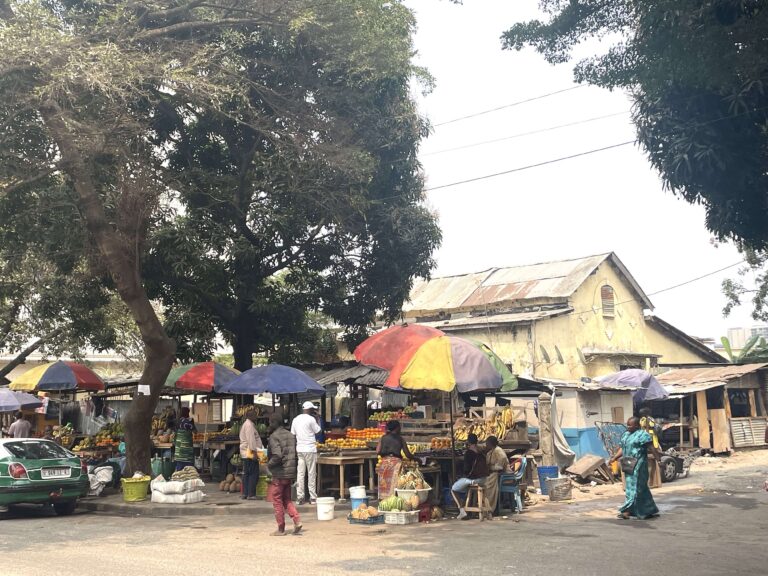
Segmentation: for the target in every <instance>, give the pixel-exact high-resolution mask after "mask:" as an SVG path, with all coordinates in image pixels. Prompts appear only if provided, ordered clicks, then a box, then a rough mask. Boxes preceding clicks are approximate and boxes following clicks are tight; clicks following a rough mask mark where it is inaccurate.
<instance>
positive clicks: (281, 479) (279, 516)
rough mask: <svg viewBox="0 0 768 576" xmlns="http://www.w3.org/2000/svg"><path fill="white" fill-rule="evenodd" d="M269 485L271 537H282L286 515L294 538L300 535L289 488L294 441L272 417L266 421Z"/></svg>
mask: <svg viewBox="0 0 768 576" xmlns="http://www.w3.org/2000/svg"><path fill="white" fill-rule="evenodd" d="M267 467H268V468H269V472H270V474H272V482H270V483H269V495H270V497H271V498H272V506H274V508H275V520H277V531H276V532H273V533H272V536H285V535H286V531H285V514H286V513H287V514H288V516H290V517H291V520H293V534H294V535H298V534H300V533H301V528H302V526H301V519H300V518H299V512H298V510H296V506H294V505H293V502H292V501H291V486H292V485H293V483H294V482H295V481H296V472H297V468H298V457H297V456H296V437H295V436H294V435H293V434H291V433H290V432H289V431H288V430H286V429H285V428H284V427H283V418H282V416H280V415H279V414H273V415H272V416H271V417H270V419H269V462H268V463H267Z"/></svg>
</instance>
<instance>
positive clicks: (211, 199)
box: [146, 0, 440, 369]
mask: <svg viewBox="0 0 768 576" xmlns="http://www.w3.org/2000/svg"><path fill="white" fill-rule="evenodd" d="M413 25H414V21H413V16H412V14H411V13H410V11H408V10H406V9H405V8H404V7H403V6H402V5H401V4H400V3H397V2H395V3H382V2H380V1H377V0H355V1H354V2H350V1H348V0H343V1H342V0H339V1H336V2H328V3H326V4H325V5H324V7H323V10H322V12H320V11H317V12H315V11H314V8H313V6H312V4H311V3H308V4H307V10H304V11H301V12H300V13H299V16H297V17H296V18H295V19H294V20H293V21H292V22H291V25H290V26H289V28H288V29H286V30H279V29H269V30H263V31H260V32H259V33H256V34H249V35H245V34H241V33H238V32H236V31H229V32H228V33H227V34H226V36H225V38H224V40H223V41H224V42H225V46H226V52H227V58H226V61H224V62H221V63H220V64H221V67H222V69H220V70H216V71H212V74H214V75H215V74H219V73H221V74H224V75H225V76H238V75H239V77H241V78H242V81H243V82H244V83H246V84H247V85H248V86H249V87H250V89H249V90H248V92H247V93H242V94H238V95H232V96H231V98H230V99H229V101H222V103H221V108H219V109H215V110H210V109H209V110H190V108H189V107H188V106H185V99H184V98H179V99H176V101H173V99H172V98H171V99H169V100H168V107H166V108H164V109H161V110H160V112H161V113H160V114H158V116H157V117H156V119H155V123H154V126H155V130H156V132H157V135H158V144H159V143H160V141H161V140H162V139H165V138H172V139H173V143H174V144H173V147H172V149H171V151H170V156H169V159H170V167H171V168H172V169H173V170H174V171H175V173H176V182H175V187H176V189H177V190H178V197H177V199H178V201H179V203H180V204H181V206H183V209H182V210H180V211H179V213H177V214H169V215H168V217H167V218H166V219H165V220H164V222H163V226H162V227H161V228H160V229H159V230H158V231H157V233H156V234H155V236H154V244H153V247H152V250H151V253H150V257H149V258H148V259H147V261H146V270H147V274H148V277H149V278H150V279H151V281H152V282H151V293H152V294H154V295H156V296H157V297H158V298H160V299H161V300H162V302H163V304H164V306H165V307H166V310H167V311H168V314H167V318H168V319H169V322H170V323H167V328H168V330H169V333H170V334H171V335H173V336H174V337H175V338H176V339H177V342H178V343H179V350H180V351H181V352H182V353H185V354H187V355H188V356H189V359H202V358H203V357H208V356H209V355H210V353H211V351H212V343H213V337H214V333H213V332H212V331H211V329H210V328H211V327H215V329H216V330H217V331H218V332H220V333H221V334H223V335H224V336H225V338H226V339H227V340H228V341H229V342H231V343H232V344H233V345H234V347H235V362H236V365H237V367H238V368H241V369H245V368H248V367H249V362H250V359H251V357H252V354H254V353H265V352H267V353H270V354H272V355H273V356H274V357H275V358H279V359H281V360H283V361H289V360H290V361H299V360H301V359H306V358H310V359H312V358H317V357H326V356H327V355H328V342H327V339H328V334H327V333H326V332H325V331H324V330H323V329H320V328H319V327H318V326H317V325H316V324H315V323H314V322H313V320H312V318H311V317H309V316H308V312H309V311H322V312H323V313H324V314H326V315H327V316H328V317H330V318H331V319H332V320H333V321H335V322H337V323H338V324H339V325H340V326H342V327H343V328H345V329H346V330H347V332H348V333H349V334H361V333H364V332H365V329H366V326H367V325H368V324H369V323H370V322H371V320H372V319H373V318H374V316H375V315H376V313H377V312H381V313H382V314H383V315H384V316H385V317H386V318H387V319H394V318H395V317H396V316H397V315H398V314H399V311H400V309H401V307H402V302H403V300H404V298H405V297H407V294H408V292H409V290H410V287H411V284H412V280H413V278H414V277H415V276H426V275H428V274H429V271H430V270H431V268H432V266H433V264H434V263H433V260H432V258H431V254H432V251H433V250H434V248H435V247H436V246H437V245H438V244H439V241H440V233H439V230H438V228H437V226H436V222H435V218H434V216H433V215H432V214H431V213H429V211H427V210H426V209H425V208H424V207H423V205H422V204H421V202H422V199H423V196H422V187H423V184H422V177H421V173H420V167H419V165H418V161H417V159H416V152H417V147H418V143H419V141H420V139H421V138H422V137H423V136H424V135H426V133H427V126H426V124H425V123H424V121H423V120H421V119H420V118H419V117H418V115H417V113H416V108H415V104H414V102H413V101H412V99H411V97H410V94H409V86H410V82H411V81H412V80H413V79H414V78H417V79H418V78H421V79H423V80H424V82H426V83H428V82H429V78H424V77H423V75H422V74H421V72H420V71H419V70H417V69H416V68H415V67H413V66H412V65H411V62H410V59H411V55H412V51H413V47H412V45H411V33H412V29H413Z"/></svg>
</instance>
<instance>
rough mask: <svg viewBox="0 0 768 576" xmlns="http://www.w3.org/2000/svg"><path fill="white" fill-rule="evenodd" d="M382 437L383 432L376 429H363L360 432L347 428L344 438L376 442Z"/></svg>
mask: <svg viewBox="0 0 768 576" xmlns="http://www.w3.org/2000/svg"><path fill="white" fill-rule="evenodd" d="M383 435H384V432H382V431H381V430H379V429H378V428H363V429H362V430H356V429H354V428H349V429H348V430H347V434H346V437H347V438H348V439H350V440H368V441H370V440H378V439H379V438H381V437H382V436H383Z"/></svg>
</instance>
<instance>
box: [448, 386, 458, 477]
mask: <svg viewBox="0 0 768 576" xmlns="http://www.w3.org/2000/svg"><path fill="white" fill-rule="evenodd" d="M448 414H449V418H450V422H451V486H453V483H454V482H456V440H455V437H454V434H453V391H451V392H449V393H448Z"/></svg>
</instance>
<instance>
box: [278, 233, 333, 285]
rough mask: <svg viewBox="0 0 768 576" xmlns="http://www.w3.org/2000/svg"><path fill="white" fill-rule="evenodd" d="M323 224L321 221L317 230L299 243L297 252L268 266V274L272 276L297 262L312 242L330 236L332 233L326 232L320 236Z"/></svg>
mask: <svg viewBox="0 0 768 576" xmlns="http://www.w3.org/2000/svg"><path fill="white" fill-rule="evenodd" d="M323 226H324V224H322V223H321V224H320V225H319V226H318V227H317V230H315V232H314V233H313V234H311V235H310V236H309V238H307V239H306V240H305V241H304V242H302V243H301V244H299V245H298V246H297V247H296V252H294V253H293V254H291V255H290V256H288V257H286V258H283V259H279V260H278V262H277V263H276V264H275V265H274V266H271V267H269V268H267V274H268V275H270V276H271V275H272V274H274V273H275V272H279V271H280V270H284V269H285V268H287V267H288V266H290V265H291V264H293V263H294V262H296V260H298V259H299V258H300V257H301V256H302V255H303V254H304V251H305V250H306V249H307V248H309V246H310V245H311V244H313V243H314V242H317V241H318V240H322V239H324V238H328V236H330V235H331V234H330V233H328V234H326V235H325V236H322V237H320V232H322V230H323Z"/></svg>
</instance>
